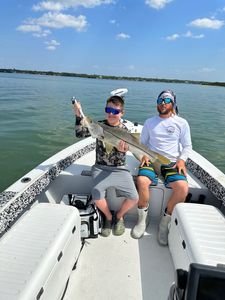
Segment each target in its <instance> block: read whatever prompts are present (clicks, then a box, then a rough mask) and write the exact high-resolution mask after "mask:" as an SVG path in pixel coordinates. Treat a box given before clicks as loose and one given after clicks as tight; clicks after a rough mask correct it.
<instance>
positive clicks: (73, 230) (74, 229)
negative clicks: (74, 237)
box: [72, 226, 76, 234]
mask: <svg viewBox="0 0 225 300" xmlns="http://www.w3.org/2000/svg"><path fill="white" fill-rule="evenodd" d="M75 231H76V226H74V227H73V229H72V234H74V232H75Z"/></svg>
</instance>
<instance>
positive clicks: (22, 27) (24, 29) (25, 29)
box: [16, 24, 41, 32]
mask: <svg viewBox="0 0 225 300" xmlns="http://www.w3.org/2000/svg"><path fill="white" fill-rule="evenodd" d="M16 29H17V30H19V31H22V32H41V26H39V25H32V24H24V25H20V26H18V27H17V28H16Z"/></svg>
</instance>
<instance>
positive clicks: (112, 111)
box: [105, 106, 121, 115]
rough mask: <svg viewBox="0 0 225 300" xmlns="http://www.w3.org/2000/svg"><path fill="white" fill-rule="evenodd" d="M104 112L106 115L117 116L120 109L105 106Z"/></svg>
mask: <svg viewBox="0 0 225 300" xmlns="http://www.w3.org/2000/svg"><path fill="white" fill-rule="evenodd" d="M105 112H106V113H107V114H110V113H111V114H113V115H118V114H119V113H121V109H117V108H113V107H109V106H106V108H105Z"/></svg>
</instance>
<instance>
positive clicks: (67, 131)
mask: <svg viewBox="0 0 225 300" xmlns="http://www.w3.org/2000/svg"><path fill="white" fill-rule="evenodd" d="M121 87H126V88H128V90H129V92H128V94H127V95H126V98H125V100H126V114H125V117H126V118H127V119H130V120H132V121H136V122H139V123H142V124H143V122H144V120H145V119H147V118H148V117H150V116H153V115H155V114H156V113H157V111H156V97H157V95H158V94H159V92H161V91H162V90H163V89H165V88H170V89H172V90H173V91H175V93H176V95H177V102H178V107H179V111H180V116H182V117H184V118H185V119H186V120H187V121H188V122H189V124H190V127H191V133H192V142H193V148H194V150H196V151H197V152H199V153H200V154H202V155H203V156H204V157H206V158H207V159H208V160H209V161H211V162H212V163H213V164H215V165H216V166H217V167H218V168H219V169H220V170H221V171H223V172H225V105H224V102H223V101H225V88H223V87H211V86H201V85H190V84H171V83H170V84H167V83H158V82H157V83H155V82H151V83H149V82H136V81H122V80H118V81H117V80H102V79H85V78H75V77H74V78H73V77H58V76H41V75H40V76H39V75H29V74H6V73H0V145H1V146H0V158H1V159H0V192H2V191H3V190H4V189H5V188H7V187H8V186H9V185H11V184H12V183H13V182H14V181H15V180H16V179H18V178H20V177H21V176H23V175H24V174H26V173H27V172H28V171H30V170H31V169H32V168H34V167H35V166H36V165H38V164H39V163H41V162H42V161H44V160H45V159H47V158H48V157H49V156H51V155H53V154H55V153H56V152H58V151H59V150H61V149H63V148H64V147H67V146H69V145H71V144H72V143H74V142H75V141H77V139H76V138H75V136H74V115H73V111H72V106H71V102H70V99H71V97H72V96H75V97H77V98H78V99H80V100H81V102H82V107H83V110H84V112H85V113H86V114H87V115H90V116H91V117H92V118H93V119H95V120H98V119H102V118H104V112H103V108H104V106H105V101H106V99H107V98H108V97H109V96H110V91H112V90H113V89H116V88H121Z"/></svg>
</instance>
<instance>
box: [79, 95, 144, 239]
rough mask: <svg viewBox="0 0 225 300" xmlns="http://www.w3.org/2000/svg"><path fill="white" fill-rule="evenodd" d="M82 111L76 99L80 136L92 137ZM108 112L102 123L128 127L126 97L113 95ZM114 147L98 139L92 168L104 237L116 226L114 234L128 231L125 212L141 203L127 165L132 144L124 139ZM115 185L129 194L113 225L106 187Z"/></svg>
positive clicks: (94, 192)
mask: <svg viewBox="0 0 225 300" xmlns="http://www.w3.org/2000/svg"><path fill="white" fill-rule="evenodd" d="M80 111H81V103H80V102H75V103H74V112H75V115H76V127H75V131H76V136H77V137H88V136H90V133H89V131H88V128H86V127H83V126H82V125H81V120H82V116H81V114H80ZM105 113H106V119H105V120H103V121H101V122H103V123H104V124H106V125H108V126H112V127H120V128H124V129H126V126H125V125H124V123H123V122H122V119H121V117H122V116H123V115H124V100H123V98H122V97H120V96H117V95H116V96H111V97H110V98H109V99H108V100H107V101H106V107H105ZM126 130H127V129H126ZM111 148H112V149H110V151H109V150H107V145H105V144H104V143H103V142H102V141H100V140H98V139H96V160H95V164H94V166H93V167H92V179H93V189H92V199H93V200H94V202H95V204H96V206H97V207H98V208H99V209H100V210H101V212H102V213H103V214H104V216H105V218H104V224H103V228H102V231H101V235H102V236H104V237H107V236H109V235H110V233H111V230H112V226H113V225H114V230H113V233H114V234H115V235H122V234H123V233H124V231H125V225H124V215H125V214H126V213H127V212H128V211H129V210H130V209H131V208H133V207H134V206H135V205H136V204H137V202H138V193H137V190H136V187H135V184H134V181H133V178H132V175H131V174H130V172H129V171H128V170H127V169H126V167H125V160H126V152H127V151H128V145H127V144H126V143H125V142H124V141H122V140H121V141H120V142H119V144H118V147H117V148H116V147H111ZM112 186H113V187H115V188H116V190H117V191H118V192H119V194H120V195H121V196H123V197H125V200H124V201H123V203H122V205H121V207H120V209H119V211H118V212H117V213H116V215H115V224H113V216H112V213H111V211H110V209H109V207H108V203H107V200H106V190H107V189H108V188H109V187H112Z"/></svg>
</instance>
